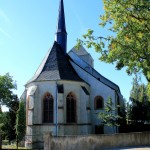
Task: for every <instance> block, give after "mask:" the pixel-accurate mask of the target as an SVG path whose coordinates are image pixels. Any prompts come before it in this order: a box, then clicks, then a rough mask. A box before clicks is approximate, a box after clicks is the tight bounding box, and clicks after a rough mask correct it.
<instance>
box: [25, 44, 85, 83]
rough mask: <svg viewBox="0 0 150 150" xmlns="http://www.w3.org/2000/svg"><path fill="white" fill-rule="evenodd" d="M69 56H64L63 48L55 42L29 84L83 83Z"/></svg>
mask: <svg viewBox="0 0 150 150" xmlns="http://www.w3.org/2000/svg"><path fill="white" fill-rule="evenodd" d="M67 56H68V55H67V54H64V52H63V50H62V48H61V46H60V45H59V44H58V43H57V42H56V41H55V42H54V44H53V46H52V48H51V50H50V51H49V52H48V53H47V55H46V57H45V58H44V59H43V61H42V63H41V65H40V66H39V68H38V70H37V71H36V73H35V75H34V76H33V77H32V79H31V80H29V81H28V83H30V82H33V81H49V80H51V81H52V80H71V81H82V82H83V80H82V79H81V78H80V77H79V76H78V75H77V73H76V72H75V70H74V69H73V67H72V65H71V64H70V62H69V60H68V57H67ZM28 83H27V84H28Z"/></svg>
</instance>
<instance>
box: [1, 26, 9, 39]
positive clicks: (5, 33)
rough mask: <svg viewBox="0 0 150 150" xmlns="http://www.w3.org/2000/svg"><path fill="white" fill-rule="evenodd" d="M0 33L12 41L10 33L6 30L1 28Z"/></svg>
mask: <svg viewBox="0 0 150 150" xmlns="http://www.w3.org/2000/svg"><path fill="white" fill-rule="evenodd" d="M0 33H2V34H3V35H4V36H5V37H7V38H9V39H12V37H11V35H10V34H9V33H8V32H6V31H5V30H4V29H2V28H1V27H0Z"/></svg>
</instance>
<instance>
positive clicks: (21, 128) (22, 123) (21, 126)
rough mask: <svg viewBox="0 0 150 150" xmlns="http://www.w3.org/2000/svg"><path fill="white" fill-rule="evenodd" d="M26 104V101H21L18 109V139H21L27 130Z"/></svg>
mask: <svg viewBox="0 0 150 150" xmlns="http://www.w3.org/2000/svg"><path fill="white" fill-rule="evenodd" d="M25 117H26V116H25V106H24V102H23V101H20V103H19V109H18V111H17V119H16V134H17V139H18V141H21V140H22V139H23V138H24V136H25V131H26V118H25Z"/></svg>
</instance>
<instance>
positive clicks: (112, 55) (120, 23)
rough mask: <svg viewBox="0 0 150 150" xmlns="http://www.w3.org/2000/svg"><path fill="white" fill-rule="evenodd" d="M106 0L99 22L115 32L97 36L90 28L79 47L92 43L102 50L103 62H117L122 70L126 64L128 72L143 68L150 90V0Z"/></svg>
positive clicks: (101, 57)
mask: <svg viewBox="0 0 150 150" xmlns="http://www.w3.org/2000/svg"><path fill="white" fill-rule="evenodd" d="M103 2H104V9H105V14H104V15H102V16H101V17H100V19H101V22H100V25H101V26H102V27H109V30H110V31H112V33H113V34H111V35H110V36H108V37H103V36H95V35H94V31H93V30H91V29H89V30H88V32H87V34H85V35H83V38H84V40H78V46H79V45H81V44H83V43H84V44H85V45H86V46H87V47H88V48H90V47H92V46H93V47H94V48H95V50H96V51H97V52H100V53H101V56H100V60H101V61H105V62H107V63H115V64H116V68H117V69H119V70H120V69H122V68H123V67H125V68H126V71H127V73H128V74H132V73H137V72H140V71H142V73H143V74H144V76H145V77H146V79H147V81H148V83H149V86H148V87H149V89H150V40H149V38H150V0H134V1H133V0H119V1H118V0H103ZM106 41H107V42H108V43H107V44H106ZM149 92H150V90H149Z"/></svg>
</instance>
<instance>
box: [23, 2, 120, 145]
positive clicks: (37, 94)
mask: <svg viewBox="0 0 150 150" xmlns="http://www.w3.org/2000/svg"><path fill="white" fill-rule="evenodd" d="M67 51H68V50H67V32H66V25H65V13H64V4H63V0H60V6H59V14H58V25H57V33H56V37H55V41H54V43H53V45H52V47H51V48H50V49H49V51H48V52H47V54H46V56H45V58H44V59H43V61H42V62H41V64H40V66H39V68H38V69H37V71H36V73H35V74H34V75H33V77H32V78H31V79H30V80H29V81H28V82H27V83H26V85H25V92H24V93H23V95H22V98H23V99H24V100H25V102H26V125H27V128H26V147H27V148H33V147H39V146H42V144H43V135H44V134H45V133H48V132H51V134H52V135H53V136H67V135H89V134H110V133H114V132H115V133H116V132H118V131H117V128H116V129H115V130H114V129H112V128H110V127H106V126H103V125H101V120H100V119H98V113H99V112H103V111H104V106H105V103H106V101H107V100H108V97H111V99H112V102H113V104H114V107H115V106H117V105H118V104H121V102H122V95H121V92H120V89H119V87H118V86H117V85H116V84H115V83H113V82H112V81H110V80H108V79H107V78H105V77H104V76H102V75H101V74H100V73H99V72H98V71H96V70H95V69H94V65H93V64H94V63H93V61H94V60H93V58H92V57H91V55H90V54H89V53H88V52H87V51H86V50H85V48H84V47H82V46H81V47H80V49H79V50H76V49H75V47H73V48H72V49H71V50H70V51H69V52H67ZM114 113H115V114H118V111H117V110H116V111H115V112H114Z"/></svg>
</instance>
